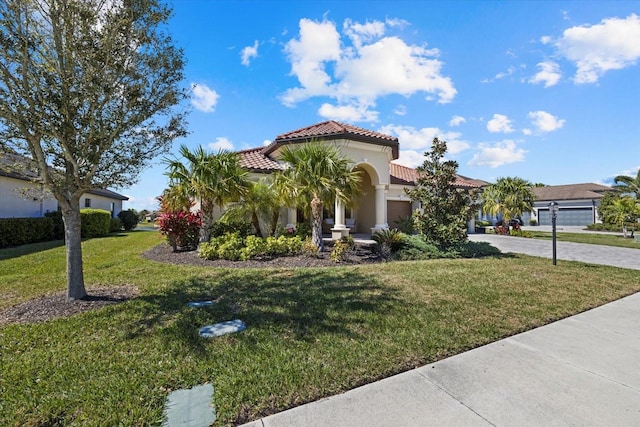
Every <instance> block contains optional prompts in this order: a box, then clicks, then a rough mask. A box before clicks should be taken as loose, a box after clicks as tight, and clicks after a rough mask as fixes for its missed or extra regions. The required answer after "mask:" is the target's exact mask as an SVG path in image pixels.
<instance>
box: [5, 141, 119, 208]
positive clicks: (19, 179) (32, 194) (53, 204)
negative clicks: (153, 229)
mask: <svg viewBox="0 0 640 427" xmlns="http://www.w3.org/2000/svg"><path fill="white" fill-rule="evenodd" d="M25 163H26V162H25V158H24V157H21V156H18V155H15V154H9V153H3V154H0V218H32V217H41V216H43V215H44V214H45V213H47V212H54V211H57V210H58V201H57V200H56V199H55V198H54V197H53V196H52V195H51V193H49V192H48V191H47V190H46V188H45V187H44V185H42V184H39V183H37V182H34V179H35V178H37V175H36V174H35V173H34V172H33V171H30V170H28V169H26V168H25V167H20V165H24V164H25ZM124 200H129V198H128V197H126V196H123V195H121V194H118V193H116V192H113V191H111V190H101V189H99V190H89V191H87V192H86V193H85V194H83V195H82V197H81V198H80V209H83V208H95V209H104V210H107V211H109V212H111V216H112V217H114V218H115V217H116V216H117V215H118V213H120V211H121V210H122V202H123V201H124Z"/></svg>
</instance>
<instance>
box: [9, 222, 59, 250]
mask: <svg viewBox="0 0 640 427" xmlns="http://www.w3.org/2000/svg"><path fill="white" fill-rule="evenodd" d="M53 230H54V227H53V220H52V219H51V218H47V217H44V218H0V247H2V248H5V247H8V246H19V245H25V244H27V243H35V242H43V241H47V240H54V233H53Z"/></svg>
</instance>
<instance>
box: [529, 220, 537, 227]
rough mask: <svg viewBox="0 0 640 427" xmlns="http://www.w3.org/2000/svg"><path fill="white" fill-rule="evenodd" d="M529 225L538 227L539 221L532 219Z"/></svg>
mask: <svg viewBox="0 0 640 427" xmlns="http://www.w3.org/2000/svg"><path fill="white" fill-rule="evenodd" d="M529 225H532V226H536V225H538V220H535V219H533V218H531V219H530V220H529Z"/></svg>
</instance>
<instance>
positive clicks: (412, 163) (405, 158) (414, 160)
mask: <svg viewBox="0 0 640 427" xmlns="http://www.w3.org/2000/svg"><path fill="white" fill-rule="evenodd" d="M425 151H428V149H426V150H424V151H421V152H418V151H415V150H400V153H399V154H400V156H399V157H398V159H397V160H394V161H393V163H397V164H399V165H403V166H407V167H410V168H416V167H418V166H420V165H421V164H423V163H424V160H425V158H424V152H425Z"/></svg>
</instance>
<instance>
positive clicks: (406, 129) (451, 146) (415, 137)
mask: <svg viewBox="0 0 640 427" xmlns="http://www.w3.org/2000/svg"><path fill="white" fill-rule="evenodd" d="M379 132H381V133H384V134H387V135H392V136H396V137H398V140H399V142H400V146H401V147H402V148H407V149H409V150H418V151H422V152H424V151H428V150H430V149H431V143H432V142H433V138H438V139H440V140H441V141H446V142H447V153H448V154H457V153H460V152H461V151H464V150H466V149H468V148H469V147H470V145H469V143H468V142H467V141H464V140H463V139H461V137H462V134H460V133H459V132H443V131H442V130H440V129H439V128H434V127H429V128H422V129H416V128H414V127H412V126H399V125H386V126H383V127H382V128H380V129H379ZM421 163H422V162H421Z"/></svg>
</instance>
